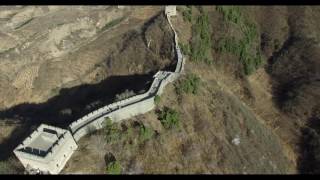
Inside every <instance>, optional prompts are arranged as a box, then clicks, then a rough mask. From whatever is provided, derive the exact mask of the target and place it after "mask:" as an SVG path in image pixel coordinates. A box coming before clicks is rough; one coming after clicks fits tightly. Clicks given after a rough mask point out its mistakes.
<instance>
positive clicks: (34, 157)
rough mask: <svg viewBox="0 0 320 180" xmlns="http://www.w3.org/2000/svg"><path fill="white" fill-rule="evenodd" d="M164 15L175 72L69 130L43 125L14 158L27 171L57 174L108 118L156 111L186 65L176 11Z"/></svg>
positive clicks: (161, 73)
mask: <svg viewBox="0 0 320 180" xmlns="http://www.w3.org/2000/svg"><path fill="white" fill-rule="evenodd" d="M165 15H166V18H167V20H168V22H169V24H170V27H171V29H172V30H173V32H174V43H175V46H174V47H175V51H176V53H177V65H176V68H175V71H174V72H168V71H158V72H157V73H156V74H155V75H154V76H153V77H154V80H153V82H152V84H151V86H150V88H149V90H148V91H147V92H145V93H143V94H139V95H135V96H132V97H130V98H127V99H124V100H121V101H118V102H114V103H112V104H109V105H106V106H104V107H102V108H99V109H97V110H94V111H93V112H90V113H89V114H87V115H85V116H83V117H81V118H80V119H78V120H76V121H74V122H73V123H71V124H70V125H69V127H68V130H64V129H60V128H56V127H53V126H48V125H44V124H42V125H40V127H39V128H38V129H37V130H36V131H34V132H33V133H32V134H31V135H30V136H29V137H27V138H26V139H25V140H24V141H23V142H22V143H21V144H20V145H18V146H17V147H16V149H15V150H14V153H15V155H16V156H17V158H18V159H19V160H20V161H21V163H22V164H23V165H24V167H25V168H26V169H31V170H34V169H36V170H38V171H41V172H47V173H51V174H58V173H59V172H60V171H61V170H62V168H63V167H64V165H65V164H66V162H67V161H68V159H69V158H70V157H71V155H72V154H73V152H74V150H76V149H77V147H78V146H77V144H76V142H78V141H79V140H80V139H81V138H82V137H83V136H85V135H87V134H89V133H90V132H91V131H95V130H98V129H101V128H103V127H104V121H105V118H106V117H109V118H110V119H111V120H112V121H113V122H119V121H122V120H125V119H129V118H131V117H134V116H136V115H139V114H144V113H146V112H148V111H151V110H152V109H153V108H154V107H155V102H154V98H155V96H156V95H161V94H162V93H163V90H164V88H165V87H166V85H167V84H168V83H172V82H173V81H175V80H176V79H177V78H178V77H179V76H180V74H181V73H182V72H183V67H184V63H185V60H184V58H183V55H182V53H181V50H180V47H179V44H178V36H177V33H176V31H175V30H174V28H173V26H172V23H171V21H170V18H171V16H175V15H176V7H175V6H166V8H165ZM45 128H46V129H49V132H44V129H45ZM54 132H57V135H56V136H54V134H55V133H54ZM58 132H60V134H59V133H58ZM33 142H34V143H33ZM25 149H29V150H30V149H31V151H29V150H27V151H26V150H25ZM33 151H38V153H34V152H33Z"/></svg>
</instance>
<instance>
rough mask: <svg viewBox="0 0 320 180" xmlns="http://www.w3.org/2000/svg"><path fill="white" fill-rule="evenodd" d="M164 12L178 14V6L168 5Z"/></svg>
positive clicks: (170, 14) (171, 14)
mask: <svg viewBox="0 0 320 180" xmlns="http://www.w3.org/2000/svg"><path fill="white" fill-rule="evenodd" d="M164 12H165V14H166V15H168V16H176V15H177V10H176V6H166V7H165V11H164Z"/></svg>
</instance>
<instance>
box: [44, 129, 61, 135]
mask: <svg viewBox="0 0 320 180" xmlns="http://www.w3.org/2000/svg"><path fill="white" fill-rule="evenodd" d="M43 132H47V133H50V134H55V135H58V133H57V131H55V130H52V129H48V128H43Z"/></svg>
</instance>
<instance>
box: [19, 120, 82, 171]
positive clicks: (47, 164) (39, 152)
mask: <svg viewBox="0 0 320 180" xmlns="http://www.w3.org/2000/svg"><path fill="white" fill-rule="evenodd" d="M77 148H78V146H77V144H76V142H75V141H74V139H73V137H72V135H71V133H70V132H69V131H68V130H65V129H61V128H57V127H53V126H48V125H45V124H41V125H40V126H39V127H38V129H37V130H35V131H34V132H33V133H32V134H31V135H30V136H29V137H27V138H26V139H25V140H24V141H23V142H22V143H21V144H20V145H18V146H17V147H16V149H14V151H13V152H14V154H15V155H16V156H17V158H18V159H19V160H20V162H21V163H22V164H23V166H24V167H25V168H26V170H27V171H29V173H30V172H42V173H50V174H58V173H59V172H60V171H61V170H62V169H63V167H64V166H65V164H66V163H67V161H68V160H69V158H70V157H71V155H72V154H73V152H74V151H75V150H76V149H77Z"/></svg>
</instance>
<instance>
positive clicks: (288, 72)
mask: <svg viewBox="0 0 320 180" xmlns="http://www.w3.org/2000/svg"><path fill="white" fill-rule="evenodd" d="M17 8H22V7H17ZM97 8H98V7H97ZM101 8H102V7H101ZM152 8H155V9H152ZM88 9H90V8H89V7H88ZM150 9H151V10H150ZM156 9H157V10H158V12H159V9H161V8H160V7H136V8H130V9H127V10H124V11H122V13H124V12H127V13H128V17H130V18H129V19H130V20H131V21H130V20H129V21H128V23H127V24H126V25H123V26H126V27H132V29H134V30H131V29H130V28H124V27H122V26H121V25H119V26H118V27H117V26H116V27H114V31H112V30H108V31H107V32H108V33H105V34H106V35H105V36H106V37H108V36H113V35H114V34H115V35H114V36H115V37H113V38H110V39H108V38H103V37H104V35H103V33H102V35H100V36H99V38H97V39H96V40H94V41H93V43H89V44H87V45H82V46H81V48H82V49H83V50H78V51H75V53H70V54H71V55H68V58H65V59H63V58H62V59H60V60H59V61H54V62H56V63H60V64H61V66H52V68H51V69H52V71H53V75H50V76H45V75H43V76H42V75H41V76H39V75H38V76H37V77H38V78H35V79H39V78H47V79H46V80H43V81H40V80H39V81H38V83H36V82H35V83H33V84H34V85H38V86H37V87H35V88H31V89H34V91H32V92H30V93H31V94H32V96H24V95H21V97H20V96H17V97H19V98H18V99H19V100H12V99H10V97H12V96H10V94H7V95H6V94H3V96H2V97H5V98H3V100H2V104H3V105H2V106H3V107H4V109H5V107H8V108H12V106H13V104H14V105H16V104H19V103H21V102H28V103H32V102H38V101H39V102H40V101H41V102H45V101H47V100H48V98H49V95H45V96H41V98H39V99H36V98H33V97H34V96H35V95H36V94H37V93H36V91H40V90H42V91H44V92H45V91H48V92H50V90H52V89H53V87H54V86H53V85H51V84H55V86H56V87H58V88H65V87H74V86H77V85H81V84H82V83H91V84H94V83H99V82H103V80H104V79H105V78H107V77H109V76H117V75H128V76H130V75H134V74H148V73H154V72H156V71H157V70H160V69H170V68H171V67H172V66H173V65H174V63H175V62H174V52H173V51H172V47H173V44H172V42H173V41H172V40H173V39H172V37H173V34H172V32H171V31H170V28H169V27H168V23H167V22H166V20H165V18H164V16H163V14H157V13H155V12H156ZM177 10H178V11H177V14H178V15H177V16H176V17H173V18H172V20H173V25H174V27H175V28H176V30H177V33H178V37H179V41H180V43H181V47H182V50H183V52H184V53H185V54H186V57H187V61H186V65H185V72H184V74H183V75H182V77H181V78H180V79H179V81H178V82H176V83H175V84H169V85H168V86H167V87H166V90H165V91H164V94H163V95H162V96H161V97H159V98H157V107H156V109H155V110H153V111H151V112H149V113H147V114H144V115H140V116H137V117H134V118H131V119H129V120H126V121H123V122H122V123H118V124H113V125H110V126H107V127H106V128H105V129H103V130H100V131H97V132H94V133H92V134H90V135H88V136H86V137H84V138H82V139H81V140H80V142H79V149H78V150H77V151H76V152H75V153H74V155H73V156H72V158H71V159H70V160H69V162H68V163H67V165H66V167H65V168H64V170H63V172H62V173H79V174H82V173H125V174H140V173H151V174H152V173H153V174H158V173H178V174H179V173H187V174H192V173H204V174H206V173H216V174H224V173H231V174H234V173H240V174H248V173H249V174H256V173H258V174H261V173H263V174H264V173H266V174H292V173H319V168H318V167H319V164H320V163H319V162H320V158H319V157H318V155H317V154H318V153H317V152H319V149H320V138H319V136H320V135H319V133H320V128H319V120H320V113H319V112H320V109H319V108H320V105H319V102H318V101H317V99H319V96H320V89H319V87H320V86H319V85H320V84H319V79H320V78H319V72H320V61H319V59H318V58H319V56H318V53H319V48H320V47H319V38H320V24H319V23H317V22H316V19H318V18H319V16H320V8H319V7H317V6H313V7H309V6H299V7H295V6H290V7H286V6H267V7H264V6H247V7H246V6H227V7H225V6H177ZM17 11H18V10H17ZM115 11H116V10H115ZM88 12H95V11H94V10H93V11H90V10H88ZM97 12H99V11H97ZM103 12H104V11H103ZM106 12H109V11H108V9H106V10H105V13H106ZM52 14H54V13H52ZM119 17H120V16H119ZM35 19H36V18H35ZM115 19H116V20H117V18H115ZM120 20H121V19H120ZM120 20H117V21H120ZM32 21H34V20H32ZM32 21H30V22H32ZM117 21H115V22H117ZM121 21H124V20H121ZM30 22H29V23H30ZM131 23H132V24H134V23H137V24H139V23H140V24H139V25H136V26H134V25H131V26H130V24H131ZM141 24H143V25H141ZM22 27H23V26H22ZM133 27H134V28H133ZM18 29H19V28H18ZM107 29H108V27H107ZM120 31H123V32H124V33H123V34H124V35H118V33H119V34H120ZM120 37H121V38H120ZM85 42H86V41H85ZM95 42H96V44H95ZM110 42H111V43H110ZM170 42H171V43H170ZM106 44H107V45H106ZM100 45H101V46H100ZM102 45H103V46H102ZM140 46H142V47H140ZM46 50H47V49H46ZM22 52H24V51H22ZM39 52H40V51H39ZM90 54H92V56H94V57H96V56H100V55H101V59H100V60H101V61H99V60H96V61H94V60H93V59H99V58H91V57H90V58H89V57H87V56H90ZM52 56H54V53H53V55H52V52H51V56H49V57H52ZM61 56H62V55H61ZM4 57H5V54H4ZM85 57H86V58H85ZM49 59H52V58H49ZM53 59H59V58H56V57H55V58H53ZM69 59H74V60H73V61H74V63H73V62H69V61H71V60H69ZM19 60H20V59H19ZM37 61H39V63H37ZM42 61H44V60H42ZM50 61H52V60H50ZM50 61H49V60H48V62H50ZM91 61H94V62H95V63H96V64H98V65H96V66H95V63H93V62H92V65H93V66H94V67H95V68H96V69H95V70H94V71H89V70H88V71H89V72H90V73H85V72H87V71H86V70H85V69H86V68H89V67H90V62H91ZM26 62H28V61H26ZM44 62H45V61H44ZM98 62H103V63H98ZM0 63H1V62H0ZM68 63H70V66H66V64H68ZM77 63H78V64H79V66H81V67H82V66H83V68H84V69H78V71H77V72H78V73H80V74H81V73H83V74H86V75H87V76H80V75H79V76H77V77H79V79H81V81H80V80H79V81H71V82H74V83H71V84H69V86H65V85H64V83H61V82H63V78H62V74H63V73H64V72H65V71H64V70H62V69H61V68H68V69H71V70H72V68H73V66H74V64H75V65H76V64H77ZM86 63H89V64H86ZM33 64H34V65H39V64H40V60H35V62H34V63H33ZM1 67H2V66H1ZM8 67H10V66H8ZM45 67H47V66H45ZM11 69H13V70H16V71H17V72H19V73H21V72H23V71H22V70H19V69H17V67H14V68H13V67H12V68H11ZM26 71H27V70H26ZM68 71H69V70H68ZM30 72H31V71H30ZM39 72H40V71H39ZM44 72H47V73H49V72H50V71H48V70H45V71H44ZM93 72H94V73H93ZM19 73H18V74H19ZM95 73H97V74H101V76H100V75H99V76H97V75H96V74H95ZM1 74H2V75H3V74H5V72H3V73H1ZM18 74H15V75H13V74H12V75H10V74H6V76H8V77H10V78H12V79H15V78H16V79H17V78H18V79H19V77H24V78H26V79H27V80H28V81H31V80H30V77H28V76H26V75H20V76H19V75H18ZM26 74H30V73H26ZM31 74H32V73H31ZM93 74H94V75H93ZM89 75H91V76H89ZM57 76H58V77H57ZM66 77H69V78H71V77H72V75H68V76H67V75H66ZM85 77H88V78H85ZM89 77H90V78H89ZM93 77H94V78H93ZM3 79H5V78H3ZM20 79H21V78H20ZM31 79H32V78H31ZM142 79H143V78H142ZM143 80H145V79H143ZM3 81H4V80H3ZM20 81H21V80H20ZM54 81H57V82H59V83H52V82H54ZM141 81H142V80H141ZM6 82H11V83H12V82H16V81H12V80H7V81H4V83H6ZM23 82H25V81H23ZM45 82H47V83H48V85H43V84H42V83H45ZM50 82H51V83H50ZM68 82H69V81H68ZM109 83H110V84H111V83H112V81H110V82H109ZM17 84H18V85H19V81H18V83H15V85H17ZM20 84H23V83H20ZM119 84H120V83H119ZM2 86H3V87H4V88H3V89H7V88H5V87H6V84H1V87H2ZM12 86H14V85H12ZM110 86H112V85H110ZM21 87H23V88H18V90H19V91H25V92H24V93H26V91H27V90H26V89H27V87H28V86H26V85H25V84H24V85H22V86H21ZM41 87H42V89H41ZM102 87H103V88H106V89H108V86H102ZM141 87H142V86H141ZM93 88H96V87H93ZM119 89H120V90H121V91H123V90H124V89H121V88H119ZM119 89H116V90H119ZM116 90H114V91H112V92H113V93H116V92H117V91H116ZM74 91H77V89H75V90H74ZM135 91H138V89H135ZM5 92H7V93H12V92H14V91H9V90H6V91H1V93H5ZM88 92H91V91H88ZM93 92H94V91H93ZM117 93H120V92H117ZM40 94H45V93H40ZM55 95H56V96H58V97H59V95H58V92H57V94H51V96H55ZM114 96H115V94H114ZM13 99H16V98H13ZM62 99H63V98H62ZM67 99H68V100H69V98H67ZM62 102H63V101H62ZM86 103H87V102H86ZM59 104H60V103H59ZM62 104H64V103H62ZM71 109H72V108H71ZM74 109H77V108H76V107H75V108H74ZM168 109H169V110H168ZM15 110H16V109H15ZM167 110H168V111H167ZM16 111H18V110H16ZM16 111H14V112H16ZM74 111H75V110H74ZM18 112H19V111H18ZM22 114H23V113H22ZM14 118H15V117H12V116H10V119H11V120H12V121H13V120H14ZM16 118H17V117H16ZM22 118H23V117H22ZM9 122H10V121H9ZM33 125H35V124H33ZM15 126H19V125H16V124H13V125H8V123H6V124H4V125H2V126H1V128H2V129H5V130H6V131H10V130H11V131H13V130H14V128H13V127H15ZM1 132H5V131H1ZM7 136H10V133H8V134H3V135H2V137H3V138H6V137H7ZM2 147H3V146H2ZM8 157H11V158H9V159H8V158H6V159H5V160H4V161H3V162H2V163H3V164H6V166H7V167H9V166H10V167H15V165H14V164H18V163H17V162H15V161H16V160H15V159H14V158H13V157H12V155H11V156H8ZM3 166H4V165H3Z"/></svg>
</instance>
